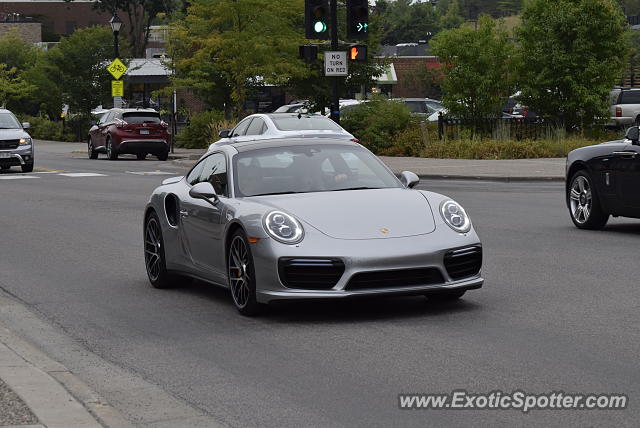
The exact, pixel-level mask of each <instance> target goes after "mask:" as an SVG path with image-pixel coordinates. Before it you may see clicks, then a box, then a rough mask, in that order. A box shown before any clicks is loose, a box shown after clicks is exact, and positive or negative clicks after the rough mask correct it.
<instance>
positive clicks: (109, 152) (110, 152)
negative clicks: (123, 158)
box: [107, 138, 118, 160]
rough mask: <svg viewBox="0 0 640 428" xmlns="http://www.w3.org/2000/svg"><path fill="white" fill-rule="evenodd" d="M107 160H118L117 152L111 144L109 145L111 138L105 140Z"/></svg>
mask: <svg viewBox="0 0 640 428" xmlns="http://www.w3.org/2000/svg"><path fill="white" fill-rule="evenodd" d="M107 158H109V160H117V159H118V151H117V149H116V148H115V147H113V144H111V138H107Z"/></svg>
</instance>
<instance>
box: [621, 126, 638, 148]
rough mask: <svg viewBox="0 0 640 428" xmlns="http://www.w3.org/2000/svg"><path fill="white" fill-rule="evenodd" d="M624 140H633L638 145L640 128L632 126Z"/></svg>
mask: <svg viewBox="0 0 640 428" xmlns="http://www.w3.org/2000/svg"><path fill="white" fill-rule="evenodd" d="M624 138H626V139H627V140H631V142H632V143H634V144H637V143H638V140H640V128H638V127H637V126H632V127H631V128H629V129H627V133H626V134H625V136H624Z"/></svg>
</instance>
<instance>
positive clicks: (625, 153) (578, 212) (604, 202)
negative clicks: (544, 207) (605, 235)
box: [566, 126, 640, 229]
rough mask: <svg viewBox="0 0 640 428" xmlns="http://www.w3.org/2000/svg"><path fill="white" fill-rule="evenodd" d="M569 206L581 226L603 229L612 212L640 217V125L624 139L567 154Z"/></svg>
mask: <svg viewBox="0 0 640 428" xmlns="http://www.w3.org/2000/svg"><path fill="white" fill-rule="evenodd" d="M566 183H567V184H566V198H567V207H568V208H569V213H570V215H571V220H573V223H574V224H575V225H576V226H577V227H579V228H580V229H601V228H603V227H604V225H605V224H606V223H607V220H609V216H614V217H618V216H621V217H633V218H640V191H639V190H638V189H640V128H639V127H637V126H633V127H631V128H629V129H628V130H627V133H626V135H625V139H624V140H616V141H609V142H606V143H602V144H596V145H594V146H588V147H582V148H580V149H576V150H573V151H572V152H571V153H569V156H568V157H567V181H566Z"/></svg>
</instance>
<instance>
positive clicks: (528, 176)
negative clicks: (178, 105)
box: [169, 148, 566, 181]
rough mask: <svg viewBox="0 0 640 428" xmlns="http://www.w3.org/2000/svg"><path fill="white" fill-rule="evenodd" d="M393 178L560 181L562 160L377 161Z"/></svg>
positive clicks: (177, 158) (190, 158)
mask: <svg viewBox="0 0 640 428" xmlns="http://www.w3.org/2000/svg"><path fill="white" fill-rule="evenodd" d="M205 152H206V151H205V150H201V149H180V148H176V149H175V153H172V154H171V155H170V156H169V157H170V159H173V163H174V164H175V165H177V166H184V167H189V166H191V165H193V164H194V163H195V161H196V160H198V159H199V158H200V157H201V156H202V155H203V154H204V153H205ZM380 158H381V159H382V160H383V161H384V163H386V164H387V166H389V168H391V170H392V171H393V172H394V173H395V174H400V173H401V172H402V171H412V172H415V173H416V174H418V175H419V176H420V177H421V178H431V179H461V180H494V181H495V180H499V181H564V179H565V163H566V159H565V158H544V159H514V160H472V159H432V158H409V157H388V156H381V157H380Z"/></svg>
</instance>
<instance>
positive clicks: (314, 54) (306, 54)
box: [299, 45, 318, 62]
mask: <svg viewBox="0 0 640 428" xmlns="http://www.w3.org/2000/svg"><path fill="white" fill-rule="evenodd" d="M299 48H300V58H301V59H303V60H304V62H314V61H315V60H316V59H318V47H317V46H315V45H301V46H300V47H299Z"/></svg>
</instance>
